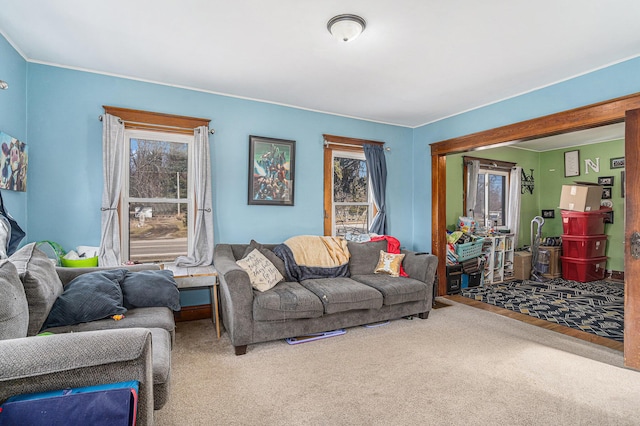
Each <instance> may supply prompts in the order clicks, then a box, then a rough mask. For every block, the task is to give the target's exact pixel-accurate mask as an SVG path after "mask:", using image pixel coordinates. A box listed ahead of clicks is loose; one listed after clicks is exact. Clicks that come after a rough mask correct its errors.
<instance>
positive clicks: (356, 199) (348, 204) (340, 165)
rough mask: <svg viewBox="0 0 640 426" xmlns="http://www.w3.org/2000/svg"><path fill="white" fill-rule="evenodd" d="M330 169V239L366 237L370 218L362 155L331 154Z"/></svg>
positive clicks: (338, 152)
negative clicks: (331, 168) (348, 236)
mask: <svg viewBox="0 0 640 426" xmlns="http://www.w3.org/2000/svg"><path fill="white" fill-rule="evenodd" d="M332 166H333V171H332V174H333V190H332V193H333V206H332V213H333V224H332V228H333V229H332V232H331V235H334V236H339V237H344V236H345V235H347V233H349V234H356V235H358V234H366V233H367V232H369V224H370V223H371V218H372V216H373V215H372V201H371V194H370V191H369V175H368V173H367V162H366V161H365V158H364V153H356V152H346V151H333V161H332Z"/></svg>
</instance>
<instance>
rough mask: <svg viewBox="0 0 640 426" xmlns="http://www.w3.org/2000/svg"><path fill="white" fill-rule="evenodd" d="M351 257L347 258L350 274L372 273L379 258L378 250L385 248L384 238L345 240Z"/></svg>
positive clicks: (384, 249)
mask: <svg viewBox="0 0 640 426" xmlns="http://www.w3.org/2000/svg"><path fill="white" fill-rule="evenodd" d="M347 247H348V248H349V253H351V258H350V259H349V272H350V273H351V275H362V274H373V271H375V269H376V265H377V264H378V259H379V258H380V250H383V251H386V250H387V242H386V241H385V240H381V241H375V242H368V243H354V242H352V241H349V242H347Z"/></svg>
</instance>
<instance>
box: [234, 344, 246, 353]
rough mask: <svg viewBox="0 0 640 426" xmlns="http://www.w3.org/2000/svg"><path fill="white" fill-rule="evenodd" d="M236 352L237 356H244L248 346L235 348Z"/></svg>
mask: <svg viewBox="0 0 640 426" xmlns="http://www.w3.org/2000/svg"><path fill="white" fill-rule="evenodd" d="M234 348H235V350H236V355H244V354H246V353H247V345H242V346H234Z"/></svg>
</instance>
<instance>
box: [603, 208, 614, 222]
mask: <svg viewBox="0 0 640 426" xmlns="http://www.w3.org/2000/svg"><path fill="white" fill-rule="evenodd" d="M604 223H613V210H609V211H606V212H604Z"/></svg>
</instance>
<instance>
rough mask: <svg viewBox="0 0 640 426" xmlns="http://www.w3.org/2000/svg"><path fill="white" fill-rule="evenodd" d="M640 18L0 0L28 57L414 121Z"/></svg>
mask: <svg viewBox="0 0 640 426" xmlns="http://www.w3.org/2000/svg"><path fill="white" fill-rule="evenodd" d="M343 13H353V14H358V15H360V16H362V17H363V18H364V19H365V20H366V21H367V28H366V30H365V32H364V33H363V34H362V35H361V36H360V37H359V38H358V39H356V40H355V41H353V42H350V43H340V42H338V41H337V40H335V39H333V38H332V37H331V36H330V34H329V33H328V31H327V29H326V23H327V21H328V20H329V19H330V18H331V17H333V16H335V15H338V14H343ZM638 22H640V1H638V0H616V1H605V0H537V1H523V0H519V1H518V0H485V1H477V0H473V1H472V0H447V1H444V0H394V1H393V2H391V1H382V0H322V1H321V0H305V1H302V0H271V1H267V0H239V1H228V0H227V1H221V0H180V1H177V0H135V1H131V0H110V1H106V2H105V1H103V2H98V1H87V0H55V1H51V0H21V1H18V0H0V31H1V32H2V34H3V35H4V36H5V37H6V38H7V39H8V40H9V42H10V43H12V45H13V46H14V47H15V48H16V49H17V50H18V51H19V52H20V53H21V54H22V55H23V56H24V57H25V58H26V59H27V60H29V61H33V62H37V63H45V64H52V65H59V66H63V67H70V68H76V69H82V70H87V71H95V72H99V73H106V74H110V75H117V76H123V77H129V78H135V79H141V80H145V81H152V82H157V83H162V84H168V85H174V86H179V87H186V88H192V89H196V90H203V91H208V92H214V93H220V94H226V95H231V96H237V97H243V98H249V99H255V100H262V101H267V102H273V103H277V104H284V105H290V106H294V107H300V108H306V109H311V110H316V111H323V112H328V113H332V114H339V115H345V116H351V117H357V118H362V119H365V120H372V121H379V122H384V123H392V124H398V125H402V126H409V127H416V126H419V125H422V124H426V123H429V122H432V121H435V120H438V119H441V118H444V117H447V116H451V115H454V114H458V113H460V112H463V111H467V110H470V109H473V108H477V107H480V106H482V105H486V104H489V103H493V102H496V101H499V100H502V99H505V98H509V97H512V96H515V95H518V94H521V93H524V92H527V91H530V90H534V89H536V88H540V87H543V86H547V85H550V84H553V83H556V82H559V81H562V80H565V79H568V78H571V77H574V76H577V75H580V74H583V73H586V72H589V71H592V70H595V69H598V68H601V67H605V66H607V65H610V64H613V63H616V62H619V61H622V60H625V59H629V58H632V57H636V56H638V55H640V31H639V30H638ZM1 78H2V76H0V79H1ZM9 84H11V82H9Z"/></svg>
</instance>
